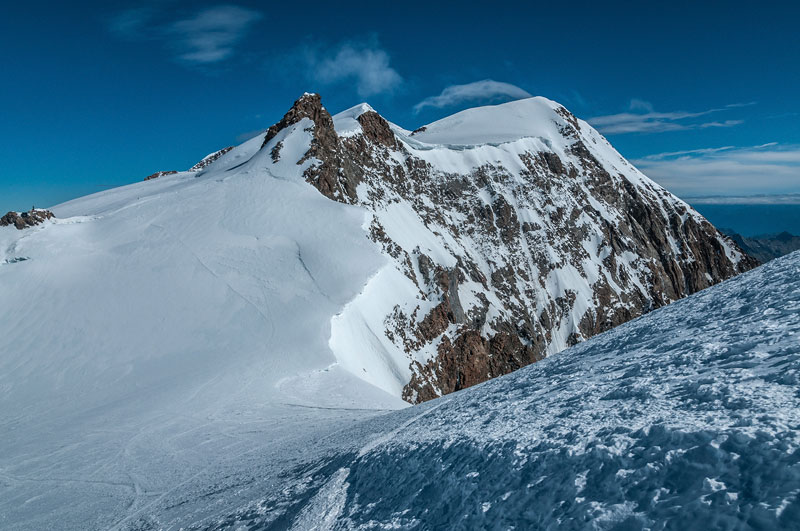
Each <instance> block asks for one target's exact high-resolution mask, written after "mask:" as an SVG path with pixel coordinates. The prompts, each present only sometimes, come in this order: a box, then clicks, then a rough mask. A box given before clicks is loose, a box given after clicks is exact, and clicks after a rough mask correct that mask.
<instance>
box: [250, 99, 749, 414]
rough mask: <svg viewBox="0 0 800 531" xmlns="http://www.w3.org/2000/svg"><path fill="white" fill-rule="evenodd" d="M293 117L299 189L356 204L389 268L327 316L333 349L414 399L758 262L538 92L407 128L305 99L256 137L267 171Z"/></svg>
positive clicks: (506, 367)
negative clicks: (302, 184)
mask: <svg viewBox="0 0 800 531" xmlns="http://www.w3.org/2000/svg"><path fill="white" fill-rule="evenodd" d="M301 122H302V123H303V124H305V125H304V126H303V132H304V133H305V134H307V135H310V138H311V140H310V142H309V144H308V149H307V150H306V151H305V154H304V155H303V156H302V157H301V158H300V159H299V160H297V164H299V165H306V169H305V171H304V173H303V176H304V178H305V179H306V180H307V181H308V182H309V183H311V184H312V185H314V186H315V187H316V188H317V189H319V191H320V192H321V193H323V194H324V195H326V196H328V197H329V198H331V199H333V200H336V201H340V202H343V203H349V204H353V205H358V206H360V207H363V208H364V209H366V211H367V212H368V220H367V222H366V225H365V229H366V231H367V233H368V236H369V238H370V239H372V240H373V241H374V242H375V243H376V244H377V245H379V246H380V247H381V248H382V250H383V252H384V254H385V255H386V257H387V259H388V263H387V266H386V267H385V268H384V270H382V271H381V272H380V273H379V274H378V275H376V277H375V278H374V279H373V280H372V281H371V284H372V286H370V285H368V286H367V287H366V288H365V291H364V293H363V294H362V296H361V297H360V298H359V299H360V300H359V299H357V300H356V301H353V303H351V305H349V306H348V307H347V308H345V310H344V311H343V312H342V314H341V315H340V316H338V317H337V318H336V319H334V323H333V324H332V339H331V347H332V348H333V350H334V352H335V353H336V352H337V348H340V347H337V345H339V344H344V343H343V342H342V341H339V339H338V338H341V337H345V336H346V337H347V338H348V339H349V340H348V342H347V345H348V348H353V345H354V344H360V345H361V346H362V347H363V356H361V358H362V359H364V360H365V361H364V362H363V363H361V362H360V361H359V362H353V361H352V360H351V361H350V362H348V366H347V368H348V369H350V370H351V371H353V372H355V373H356V374H359V376H361V377H362V378H365V379H366V380H368V381H370V382H372V383H374V384H375V385H378V386H380V387H383V388H387V389H388V388H397V386H401V387H402V396H403V398H404V399H406V400H407V401H409V402H420V401H424V400H429V399H432V398H435V397H437V396H440V395H442V394H446V393H450V392H453V391H457V390H459V389H463V388H465V387H469V386H471V385H474V384H477V383H479V382H482V381H485V380H487V379H489V378H493V377H495V376H500V375H502V374H506V373H508V372H511V371H513V370H515V369H518V368H520V367H522V366H525V365H527V364H530V363H532V362H535V361H537V360H540V359H542V358H543V357H544V356H546V355H548V354H551V353H554V352H557V351H560V350H562V349H564V348H566V347H568V346H571V345H573V344H575V343H577V342H580V341H583V340H584V339H586V338H588V337H590V336H592V335H595V334H598V333H600V332H603V331H606V330H608V329H610V328H612V327H614V326H616V325H618V324H621V323H623V322H625V321H628V320H630V319H633V318H635V317H638V316H640V315H642V314H643V313H646V312H648V311H650V310H652V309H654V308H658V307H660V306H664V305H666V304H669V303H670V302H672V301H675V300H677V299H679V298H681V297H685V296H686V295H689V294H691V293H694V292H696V291H698V290H701V289H704V288H706V287H708V286H710V285H712V284H715V283H717V282H720V281H722V280H724V279H726V278H729V277H731V276H734V275H736V274H738V273H740V272H743V271H745V270H748V269H750V268H752V267H754V266H755V265H756V262H755V261H754V260H752V259H751V258H749V257H748V256H746V255H744V254H743V253H742V252H741V251H740V250H739V249H738V247H737V246H736V245H735V244H734V243H733V242H732V241H731V240H730V239H728V238H726V237H725V236H723V235H722V234H720V233H719V232H718V231H717V230H716V229H715V228H714V227H713V226H712V225H711V224H710V223H708V221H706V220H705V219H704V218H703V217H702V216H700V215H699V214H698V213H697V212H696V211H694V210H693V209H692V208H691V207H689V206H688V205H687V204H686V203H684V202H683V201H681V200H679V199H678V198H676V197H675V196H673V195H672V194H670V193H669V192H667V191H666V190H664V189H663V188H661V187H660V186H658V185H657V184H655V183H654V182H652V181H650V180H649V179H648V178H647V177H645V176H644V175H642V174H641V173H640V172H639V171H638V170H636V168H634V167H633V166H632V165H630V164H629V163H628V162H627V161H625V160H624V159H623V158H622V157H621V156H620V155H619V154H618V153H617V152H616V151H615V150H614V149H613V148H612V147H611V146H610V144H608V142H607V141H606V140H605V138H603V137H602V136H601V135H599V134H598V133H597V132H596V131H595V130H594V129H592V128H591V126H589V125H588V124H587V123H586V122H584V121H582V120H579V119H577V118H576V117H575V116H573V115H572V114H571V113H570V112H569V111H567V110H566V109H565V108H564V107H562V106H560V105H558V104H557V103H555V102H552V101H550V100H546V99H544V98H531V99H529V100H521V101H518V102H512V103H508V104H505V105H500V106H494V107H483V108H478V109H471V110H468V111H464V112H462V113H458V114H456V115H454V116H452V117H449V118H445V119H444V120H441V121H439V122H434V123H433V124H430V125H428V126H426V127H423V128H420V129H418V130H417V131H414V132H413V133H411V132H409V131H406V130H404V129H402V128H400V127H397V126H395V125H393V124H390V123H389V122H387V121H386V120H385V119H384V118H382V117H381V116H380V115H379V114H377V113H376V112H375V111H374V110H372V109H371V108H370V107H369V106H368V105H366V104H362V105H360V106H357V107H354V108H352V109H349V110H348V111H345V112H343V113H340V114H338V115H336V116H331V115H330V114H329V113H328V111H327V110H326V109H325V108H324V107H323V106H322V104H321V101H320V98H319V96H318V95H316V94H306V95H304V96H303V97H302V98H300V99H299V100H298V101H297V102H296V103H295V104H294V106H293V107H292V108H291V110H290V111H289V112H288V113H287V114H286V116H284V118H283V119H282V120H281V121H280V122H278V123H277V124H275V125H274V126H272V127H271V128H270V129H269V130H268V132H267V133H266V135H265V137H264V141H263V146H262V149H266V150H269V151H270V153H271V160H272V161H273V164H277V163H278V161H280V160H281V158H282V156H283V153H282V149H283V145H284V142H286V141H287V138H288V137H287V134H289V133H287V131H288V129H289V126H296V124H299V123H301ZM295 129H296V128H295ZM309 161H311V164H310V165H308V162H309ZM359 342H360V343H359ZM343 358H344V357H343ZM343 358H342V359H343ZM368 358H372V361H369V360H368ZM376 360H377V361H376ZM387 382H388V383H387Z"/></svg>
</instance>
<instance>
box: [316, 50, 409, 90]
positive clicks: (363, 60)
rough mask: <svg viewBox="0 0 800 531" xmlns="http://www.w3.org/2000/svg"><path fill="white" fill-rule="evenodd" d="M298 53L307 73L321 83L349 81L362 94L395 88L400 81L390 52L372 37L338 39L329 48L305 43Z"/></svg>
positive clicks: (401, 81)
mask: <svg viewBox="0 0 800 531" xmlns="http://www.w3.org/2000/svg"><path fill="white" fill-rule="evenodd" d="M300 56H301V57H302V63H303V68H304V70H305V74H306V77H308V78H309V79H311V80H312V81H315V82H318V83H321V84H323V85H336V84H340V83H350V84H352V85H353V86H354V87H355V89H356V92H357V93H358V95H359V97H362V98H364V97H368V96H373V95H375V94H386V93H391V92H394V91H395V90H396V89H397V88H398V87H399V86H400V85H401V84H402V83H403V77H402V76H401V75H400V74H399V73H398V72H397V70H395V69H394V68H393V67H392V66H391V57H390V56H389V53H388V52H387V51H386V50H384V49H383V48H381V47H380V45H379V44H378V42H377V40H376V39H374V38H373V39H370V40H368V41H366V42H345V43H341V44H339V45H338V46H335V47H333V48H332V49H329V50H322V49H321V48H320V47H306V48H304V49H303V50H301V52H300Z"/></svg>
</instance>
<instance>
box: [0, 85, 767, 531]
mask: <svg viewBox="0 0 800 531" xmlns="http://www.w3.org/2000/svg"><path fill="white" fill-rule="evenodd" d="M154 175H155V177H153V178H152V179H149V180H147V181H145V182H140V183H136V184H132V185H129V186H125V187H121V188H117V189H113V190H108V191H105V192H101V193H99V194H94V195H91V196H87V197H84V198H80V199H76V200H74V201H70V202H68V203H65V204H62V205H58V206H56V207H53V208H52V211H53V213H54V214H55V216H56V217H55V218H50V219H49V216H44V215H41V216H40V215H39V214H36V216H33V215H31V214H30V213H29V215H28V216H27V217H26V220H27V219H30V220H32V219H33V218H34V217H35V218H36V220H37V223H35V224H33V225H31V224H30V223H28V222H27V221H26V222H25V223H16V222H14V223H11V224H9V225H8V226H4V227H0V433H2V434H3V435H2V437H0V527H17V528H22V529H41V528H52V527H54V526H53V522H58V525H57V526H56V527H60V528H72V529H85V528H87V527H88V528H108V527H113V526H117V527H118V528H124V527H126V526H129V525H133V523H134V522H137V521H139V518H140V517H141V516H142V515H147V514H150V513H151V512H152V511H153V510H155V508H157V507H160V508H161V509H163V508H164V506H165V504H168V503H171V502H174V500H176V499H177V497H181V496H188V494H186V493H187V492H191V493H193V494H198V492H200V491H201V490H202V489H205V488H208V489H212V490H213V488H214V485H217V484H218V482H219V481H222V480H221V479H220V478H223V477H239V478H241V476H240V475H238V474H247V473H248V472H247V471H248V470H253V466H254V465H255V464H259V465H262V466H263V465H264V463H275V464H274V465H273V464H271V465H269V466H273V467H274V469H271V470H273V471H275V470H279V469H281V467H282V466H284V465H285V463H287V462H290V461H292V460H297V461H300V460H302V459H303V458H304V455H303V454H304V448H307V446H308V444H309V441H317V443H315V444H317V445H322V446H325V445H324V444H322V443H320V442H319V441H321V440H322V439H323V438H324V436H325V435H327V434H329V433H330V432H331V431H332V430H334V428H337V427H340V426H341V424H342V423H343V422H348V423H349V422H352V421H353V420H355V419H358V420H363V419H364V418H365V417H368V416H371V415H375V414H377V413H378V412H379V411H380V410H385V409H397V408H404V407H406V406H407V405H408V404H407V402H409V401H410V402H418V401H423V400H428V399H431V398H435V397H436V396H439V395H440V394H444V393H449V392H451V391H456V390H459V389H462V388H464V387H468V386H470V385H473V384H476V383H479V382H481V381H484V380H486V379H488V378H492V377H494V376H498V375H502V374H505V373H508V372H510V371H511V370H514V369H517V368H519V367H522V366H524V365H527V364H529V363H530V362H533V361H536V360H539V359H541V358H543V357H545V356H546V355H547V354H551V353H554V352H557V351H559V350H562V349H564V348H566V347H568V346H569V345H572V344H575V343H577V342H579V341H581V340H583V339H586V338H587V337H589V336H591V335H594V334H597V333H599V332H602V331H604V330H607V329H609V328H611V327H612V326H614V325H617V324H619V323H622V322H624V321H627V320H629V319H631V318H634V317H636V316H639V315H641V314H642V313H644V312H647V311H649V310H651V309H654V308H657V307H660V306H663V305H665V304H667V303H669V302H671V301H674V300H677V299H679V298H681V297H683V296H685V295H687V294H689V293H692V292H695V291H697V290H700V289H702V288H705V287H707V286H709V285H711V284H714V283H717V282H719V281H721V280H723V279H725V278H727V277H730V276H733V275H735V274H737V273H739V272H741V271H744V270H746V269H749V268H751V267H752V266H753V265H754V263H753V262H752V261H751V260H750V259H749V258H747V257H746V256H744V255H742V253H741V252H740V251H739V250H738V249H737V248H736V246H735V245H734V244H732V243H731V242H730V241H729V240H727V239H725V238H724V237H723V236H721V235H720V234H719V233H718V232H717V231H716V230H715V229H714V228H713V227H712V226H711V225H710V224H708V222H706V221H705V220H704V219H703V218H702V217H701V216H700V215H699V214H697V213H696V212H695V211H694V210H692V209H691V208H690V207H688V206H687V205H686V204H685V203H683V202H682V201H680V200H679V199H677V198H675V197H674V196H672V195H670V194H669V193H668V192H666V191H665V190H663V189H662V188H660V187H659V186H657V185H656V184H654V183H653V182H652V181H650V180H649V179H647V178H646V177H645V176H643V175H642V174H641V173H639V172H638V171H637V170H636V169H635V168H633V167H632V166H630V164H628V163H627V162H626V161H625V160H624V159H623V158H622V157H621V156H620V155H619V154H618V153H617V152H616V151H614V150H613V148H611V146H610V145H609V144H608V143H607V142H606V141H605V139H603V138H602V137H601V136H600V135H599V134H597V133H596V132H595V131H594V130H593V129H592V128H591V127H590V126H588V125H587V124H586V123H585V122H582V121H580V120H578V119H577V118H575V117H574V116H572V115H571V114H570V113H569V112H568V111H566V110H565V109H564V108H563V107H561V106H559V105H558V104H555V103H554V102H551V101H549V100H546V99H544V98H532V99H529V100H522V101H519V102H514V103H510V104H505V105H500V106H493V107H485V108H478V109H472V110H469V111H464V112H462V113H459V114H456V115H454V116H451V117H449V118H445V119H444V120H441V121H439V122H435V123H433V124H430V125H429V126H427V127H425V128H421V129H419V130H417V131H415V132H410V131H406V130H404V129H402V128H399V127H397V126H394V125H393V124H390V123H389V122H387V121H386V120H384V119H383V118H382V117H381V116H379V115H378V114H377V113H376V112H374V111H373V110H372V109H371V108H369V107H368V106H366V105H360V106H357V107H354V108H352V109H349V110H347V111H345V112H343V113H340V114H338V115H336V116H331V115H330V114H329V113H328V112H327V111H326V110H325V109H324V107H322V105H321V102H320V99H319V97H318V96H316V95H310V94H309V95H305V96H303V97H302V98H300V100H298V101H297V102H296V103H295V105H294V106H293V107H292V108H291V110H290V111H289V112H288V113H287V115H286V116H285V117H284V119H283V120H281V121H280V122H279V123H278V124H276V125H274V126H273V127H271V128H270V129H269V130H268V131H267V132H266V133H264V134H262V135H259V136H257V137H255V138H253V139H251V140H249V141H248V142H245V143H243V144H242V145H239V146H236V147H234V148H232V149H228V148H226V149H224V150H220V151H219V152H216V153H214V154H212V155H209V156H208V157H206V158H205V159H203V161H201V162H200V163H198V165H196V166H195V167H193V168H192V169H191V170H189V171H183V172H177V173H170V172H160V173H159V174H154ZM320 192H322V193H320ZM331 199H335V200H334V201H332V200H331ZM32 212H33V211H32ZM37 212H38V211H37ZM42 212H46V211H42ZM12 217H13V216H12ZM22 217H23V216H22V215H21V214H20V215H19V216H18V217H14V220H17V219H18V218H20V219H21V218H22ZM40 217H41V218H42V219H41V220H39V218H40ZM9 219H10V218H9ZM17 225H18V226H19V229H18V228H17ZM403 399H405V402H404V401H403ZM325 444H328V443H325ZM303 445H306V446H303ZM281 470H282V469H281ZM267 476H269V474H267ZM270 477H271V476H270ZM242 481H244V480H242ZM244 482H245V483H247V482H246V481H244ZM248 484H255V483H252V482H251V483H248ZM190 485H191V486H193V487H192V488H193V489H195V490H192V489H190V488H189V486H190ZM198 485H204V486H203V487H198ZM226 485H227V483H226ZM197 489H199V490H197ZM175 503H177V502H175ZM192 510H197V511H200V512H203V511H208V512H210V513H211V514H213V512H214V511H215V509H214V508H213V507H205V508H199V507H195V508H194V509H192ZM204 514H207V513H204Z"/></svg>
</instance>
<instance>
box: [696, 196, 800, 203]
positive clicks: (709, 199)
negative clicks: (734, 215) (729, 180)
mask: <svg viewBox="0 0 800 531" xmlns="http://www.w3.org/2000/svg"><path fill="white" fill-rule="evenodd" d="M684 199H688V200H689V202H690V203H691V204H693V205H800V194H760V195H707V196H686V197H684Z"/></svg>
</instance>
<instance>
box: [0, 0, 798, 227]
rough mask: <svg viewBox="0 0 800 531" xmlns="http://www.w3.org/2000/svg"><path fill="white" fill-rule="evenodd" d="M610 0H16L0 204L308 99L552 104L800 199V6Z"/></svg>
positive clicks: (175, 150) (7, 31)
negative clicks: (535, 98) (565, 0)
mask: <svg viewBox="0 0 800 531" xmlns="http://www.w3.org/2000/svg"><path fill="white" fill-rule="evenodd" d="M605 4H606V3H601V2H586V3H581V2H572V3H569V4H567V5H565V7H559V6H558V5H556V3H553V2H548V3H542V4H540V5H537V3H535V2H520V3H518V4H514V3H502V4H497V5H492V6H490V7H487V6H486V4H482V5H478V3H475V4H474V5H468V4H466V3H465V4H462V5H460V6H458V7H454V6H453V5H452V4H449V3H448V4H444V3H442V4H437V3H435V2H423V3H414V2H401V3H390V4H386V3H383V2H369V3H358V2H352V3H349V4H347V5H344V3H333V2H325V3H314V2H308V1H306V2H280V3H266V2H246V1H242V2H233V3H220V2H179V1H169V0H161V1H158V0H154V1H149V2H148V1H144V2H77V3H74V4H72V5H67V3H63V2H53V3H47V2H36V1H31V2H15V3H12V4H10V5H8V6H6V7H5V8H4V13H3V15H4V16H3V17H2V19H0V50H2V52H3V53H2V57H3V70H2V71H3V76H2V80H3V82H2V83H0V98H2V99H1V101H2V102H3V103H2V107H0V160H2V161H3V164H2V167H1V168H0V210H2V211H3V212H5V211H6V210H10V209H17V210H19V209H23V208H29V207H30V205H31V204H34V203H35V204H36V205H37V206H49V205H52V204H55V203H58V202H61V201H64V200H67V199H70V198H72V197H76V196H80V195H84V194H87V193H91V192H95V191H99V190H102V189H105V188H108V187H110V186H115V185H120V184H126V183H129V182H134V181H137V180H140V179H142V178H143V177H144V176H146V175H148V174H150V173H152V172H154V171H157V170H169V169H185V168H188V167H189V166H191V165H192V164H193V163H194V162H196V161H197V160H198V159H200V158H202V157H203V156H204V155H206V154H207V153H209V152H211V151H214V150H216V149H219V148H221V147H224V146H227V145H231V144H235V143H237V142H238V141H241V140H242V139H243V138H244V137H245V136H246V135H247V134H248V133H254V132H257V131H258V130H261V129H265V128H267V127H268V126H269V125H271V124H272V123H274V122H276V121H277V120H278V119H280V117H281V116H282V115H283V113H284V112H285V111H286V110H287V109H288V108H289V106H291V104H292V102H293V101H294V100H295V99H296V98H297V97H298V96H299V95H301V94H302V93H303V92H305V91H313V92H319V93H320V94H321V95H322V98H323V102H324V104H325V105H326V107H327V108H328V109H329V110H331V111H332V112H336V111H339V110H342V109H344V108H347V107H350V106H352V105H354V104H356V103H358V102H360V101H368V102H370V104H372V106H373V107H375V108H376V109H377V110H378V111H379V112H380V113H381V114H383V115H384V116H385V117H386V118H387V119H389V120H391V121H393V122H395V123H398V124H399V125H402V126H404V127H406V128H410V129H413V128H416V127H418V126H420V125H423V124H425V123H427V122H430V121H432V120H435V119H438V118H441V117H443V116H446V115H448V114H451V113H453V112H456V111H458V110H461V109H463V108H467V107H471V106H475V105H480V104H485V103H493V102H501V101H507V100H509V99H514V98H519V97H524V96H526V95H528V94H533V95H543V96H547V97H549V98H551V99H554V100H556V101H559V102H561V103H562V104H564V105H565V106H566V107H567V108H569V109H570V110H572V111H573V112H574V113H575V114H577V115H578V116H580V117H582V118H584V119H588V120H590V122H591V123H593V124H594V125H595V126H596V127H597V128H598V129H599V130H600V131H601V132H603V133H604V134H605V135H606V136H607V137H608V138H609V140H610V141H611V142H612V143H613V144H614V145H615V146H616V147H617V149H619V150H620V151H621V152H622V154H623V155H625V156H626V157H628V158H629V159H631V160H632V161H634V163H636V164H637V165H638V166H639V167H640V168H641V169H643V170H644V171H645V173H647V174H648V175H650V176H651V177H653V178H655V179H656V180H657V181H659V182H661V183H662V184H664V185H665V186H666V187H667V188H668V189H670V190H672V191H674V192H675V193H677V194H678V195H681V196H697V195H741V196H750V195H753V194H787V193H797V192H800V126H798V123H799V121H798V119H799V118H800V98H798V94H800V59H798V58H799V57H800V39H798V38H797V37H796V32H797V28H796V23H797V20H798V19H800V8H798V7H794V6H790V5H789V4H790V3H788V2H776V3H771V2H760V3H758V4H752V3H744V2H724V3H723V2H707V3H703V4H704V5H702V6H701V5H698V3H695V2H691V3H690V2H686V3H681V2H672V3H670V5H669V6H657V5H655V4H656V3H649V4H653V5H644V3H638V4H632V3H631V4H629V3H625V4H623V3H620V4H618V5H616V6H609V5H605Z"/></svg>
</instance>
